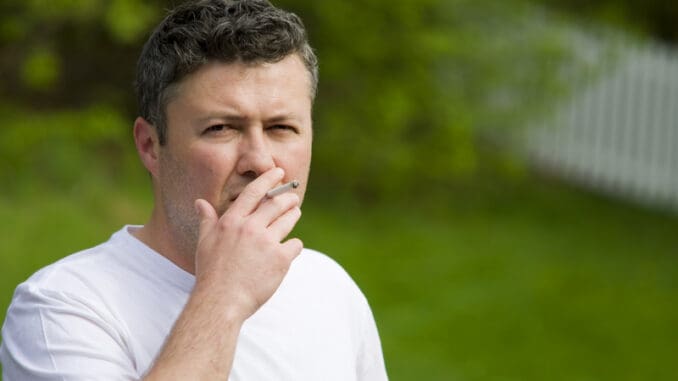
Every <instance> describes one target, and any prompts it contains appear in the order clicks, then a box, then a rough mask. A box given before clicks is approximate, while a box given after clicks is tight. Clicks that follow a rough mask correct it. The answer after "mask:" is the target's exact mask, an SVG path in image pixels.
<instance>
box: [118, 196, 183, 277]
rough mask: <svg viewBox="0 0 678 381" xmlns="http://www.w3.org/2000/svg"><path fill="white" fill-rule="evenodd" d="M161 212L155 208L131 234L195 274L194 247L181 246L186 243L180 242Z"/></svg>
mask: <svg viewBox="0 0 678 381" xmlns="http://www.w3.org/2000/svg"><path fill="white" fill-rule="evenodd" d="M160 214H161V213H158V209H157V208H154V210H153V213H151V218H150V219H149V221H148V223H147V224H145V225H144V226H142V227H141V228H140V229H137V230H135V231H133V232H131V234H132V235H133V236H134V237H136V238H137V239H138V240H140V241H141V242H143V243H144V244H146V245H147V246H148V247H150V248H151V249H153V250H154V251H156V252H157V253H158V254H160V255H162V256H163V257H165V258H167V259H169V260H170V261H171V262H172V263H174V264H175V265H177V266H178V267H180V268H181V269H183V270H184V271H186V272H188V273H191V274H195V263H194V260H193V251H192V249H191V248H182V247H181V246H185V245H181V244H180V242H179V241H180V239H177V238H178V236H179V235H178V234H176V233H175V232H173V231H172V229H171V228H170V226H169V225H168V224H167V223H166V221H167V220H166V219H165V218H162V216H161V215H160Z"/></svg>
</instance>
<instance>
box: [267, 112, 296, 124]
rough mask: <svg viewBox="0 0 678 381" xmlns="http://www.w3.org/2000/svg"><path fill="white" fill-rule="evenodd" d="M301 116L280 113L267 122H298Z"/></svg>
mask: <svg viewBox="0 0 678 381" xmlns="http://www.w3.org/2000/svg"><path fill="white" fill-rule="evenodd" d="M298 120H299V118H297V117H295V116H294V115H290V114H279V115H275V116H272V117H270V118H268V119H266V120H265V122H266V123H269V124H270V123H283V122H297V121H298Z"/></svg>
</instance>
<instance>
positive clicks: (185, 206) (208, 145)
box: [156, 55, 312, 245]
mask: <svg viewBox="0 0 678 381" xmlns="http://www.w3.org/2000/svg"><path fill="white" fill-rule="evenodd" d="M166 115H167V118H166V120H167V142H166V144H165V145H164V146H162V147H160V150H159V170H158V175H157V179H156V187H157V192H156V194H157V196H158V197H159V200H157V201H159V203H161V205H158V207H162V208H163V211H164V215H165V218H166V219H167V223H168V225H169V228H170V230H171V233H173V234H180V235H181V236H182V237H175V238H181V239H182V240H184V242H183V244H186V245H194V244H195V240H197V234H198V218H197V214H196V212H195V210H194V206H193V205H194V202H195V200H196V199H197V198H203V199H205V200H207V201H209V202H210V203H211V204H212V206H214V208H215V209H216V211H217V213H218V214H219V215H221V214H223V213H224V212H225V211H226V209H227V208H228V207H229V205H230V204H231V202H233V201H234V200H235V198H237V196H238V195H239V194H240V192H241V191H242V189H243V188H244V187H245V186H246V185H247V184H248V183H249V182H251V181H252V180H254V179H255V178H256V177H258V176H259V175H261V174H262V173H263V172H265V171H267V170H269V169H271V168H274V167H280V168H282V169H284V170H285V177H284V179H283V183H284V182H288V181H291V180H299V181H300V183H301V184H300V186H299V187H298V188H297V189H296V190H295V192H296V193H297V194H298V195H299V197H300V198H302V197H303V195H304V192H305V190H306V183H307V180H308V173H309V168H310V163H311V140H312V128H311V127H312V126H311V124H312V123H311V99H310V79H309V73H308V71H307V69H306V67H305V66H304V64H303V63H302V61H301V60H300V59H299V57H298V56H297V55H290V56H288V57H286V58H285V59H283V60H281V61H279V62H276V63H262V64H256V65H247V64H242V63H230V64H224V63H219V62H212V63H209V64H207V65H205V66H203V67H202V68H200V69H199V70H198V71H197V72H195V73H192V74H191V75H189V76H187V77H186V78H184V79H183V80H182V81H181V83H180V84H179V86H178V88H177V90H176V92H175V94H174V96H173V97H172V98H171V100H170V102H169V103H168V105H167V109H166Z"/></svg>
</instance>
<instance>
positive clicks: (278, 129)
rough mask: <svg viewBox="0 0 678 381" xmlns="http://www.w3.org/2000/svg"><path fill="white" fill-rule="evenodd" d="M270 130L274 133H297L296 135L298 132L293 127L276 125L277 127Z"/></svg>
mask: <svg viewBox="0 0 678 381" xmlns="http://www.w3.org/2000/svg"><path fill="white" fill-rule="evenodd" d="M268 129H269V130H273V131H281V132H283V131H286V132H295V133H296V132H297V129H296V128H294V127H292V126H288V125H285V124H276V125H273V126H271V127H269V128H268Z"/></svg>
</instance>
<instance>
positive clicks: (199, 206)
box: [195, 198, 219, 240]
mask: <svg viewBox="0 0 678 381" xmlns="http://www.w3.org/2000/svg"><path fill="white" fill-rule="evenodd" d="M195 210H196V212H197V213H198V218H199V219H200V233H199V238H198V239H199V240H200V239H202V237H204V236H205V235H206V234H207V233H208V232H209V231H211V230H212V227H213V226H214V225H215V224H216V222H217V220H218V219H219V217H218V216H217V211H216V210H214V207H213V206H212V204H210V203H209V202H207V201H205V200H203V199H201V198H199V199H197V200H195Z"/></svg>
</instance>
